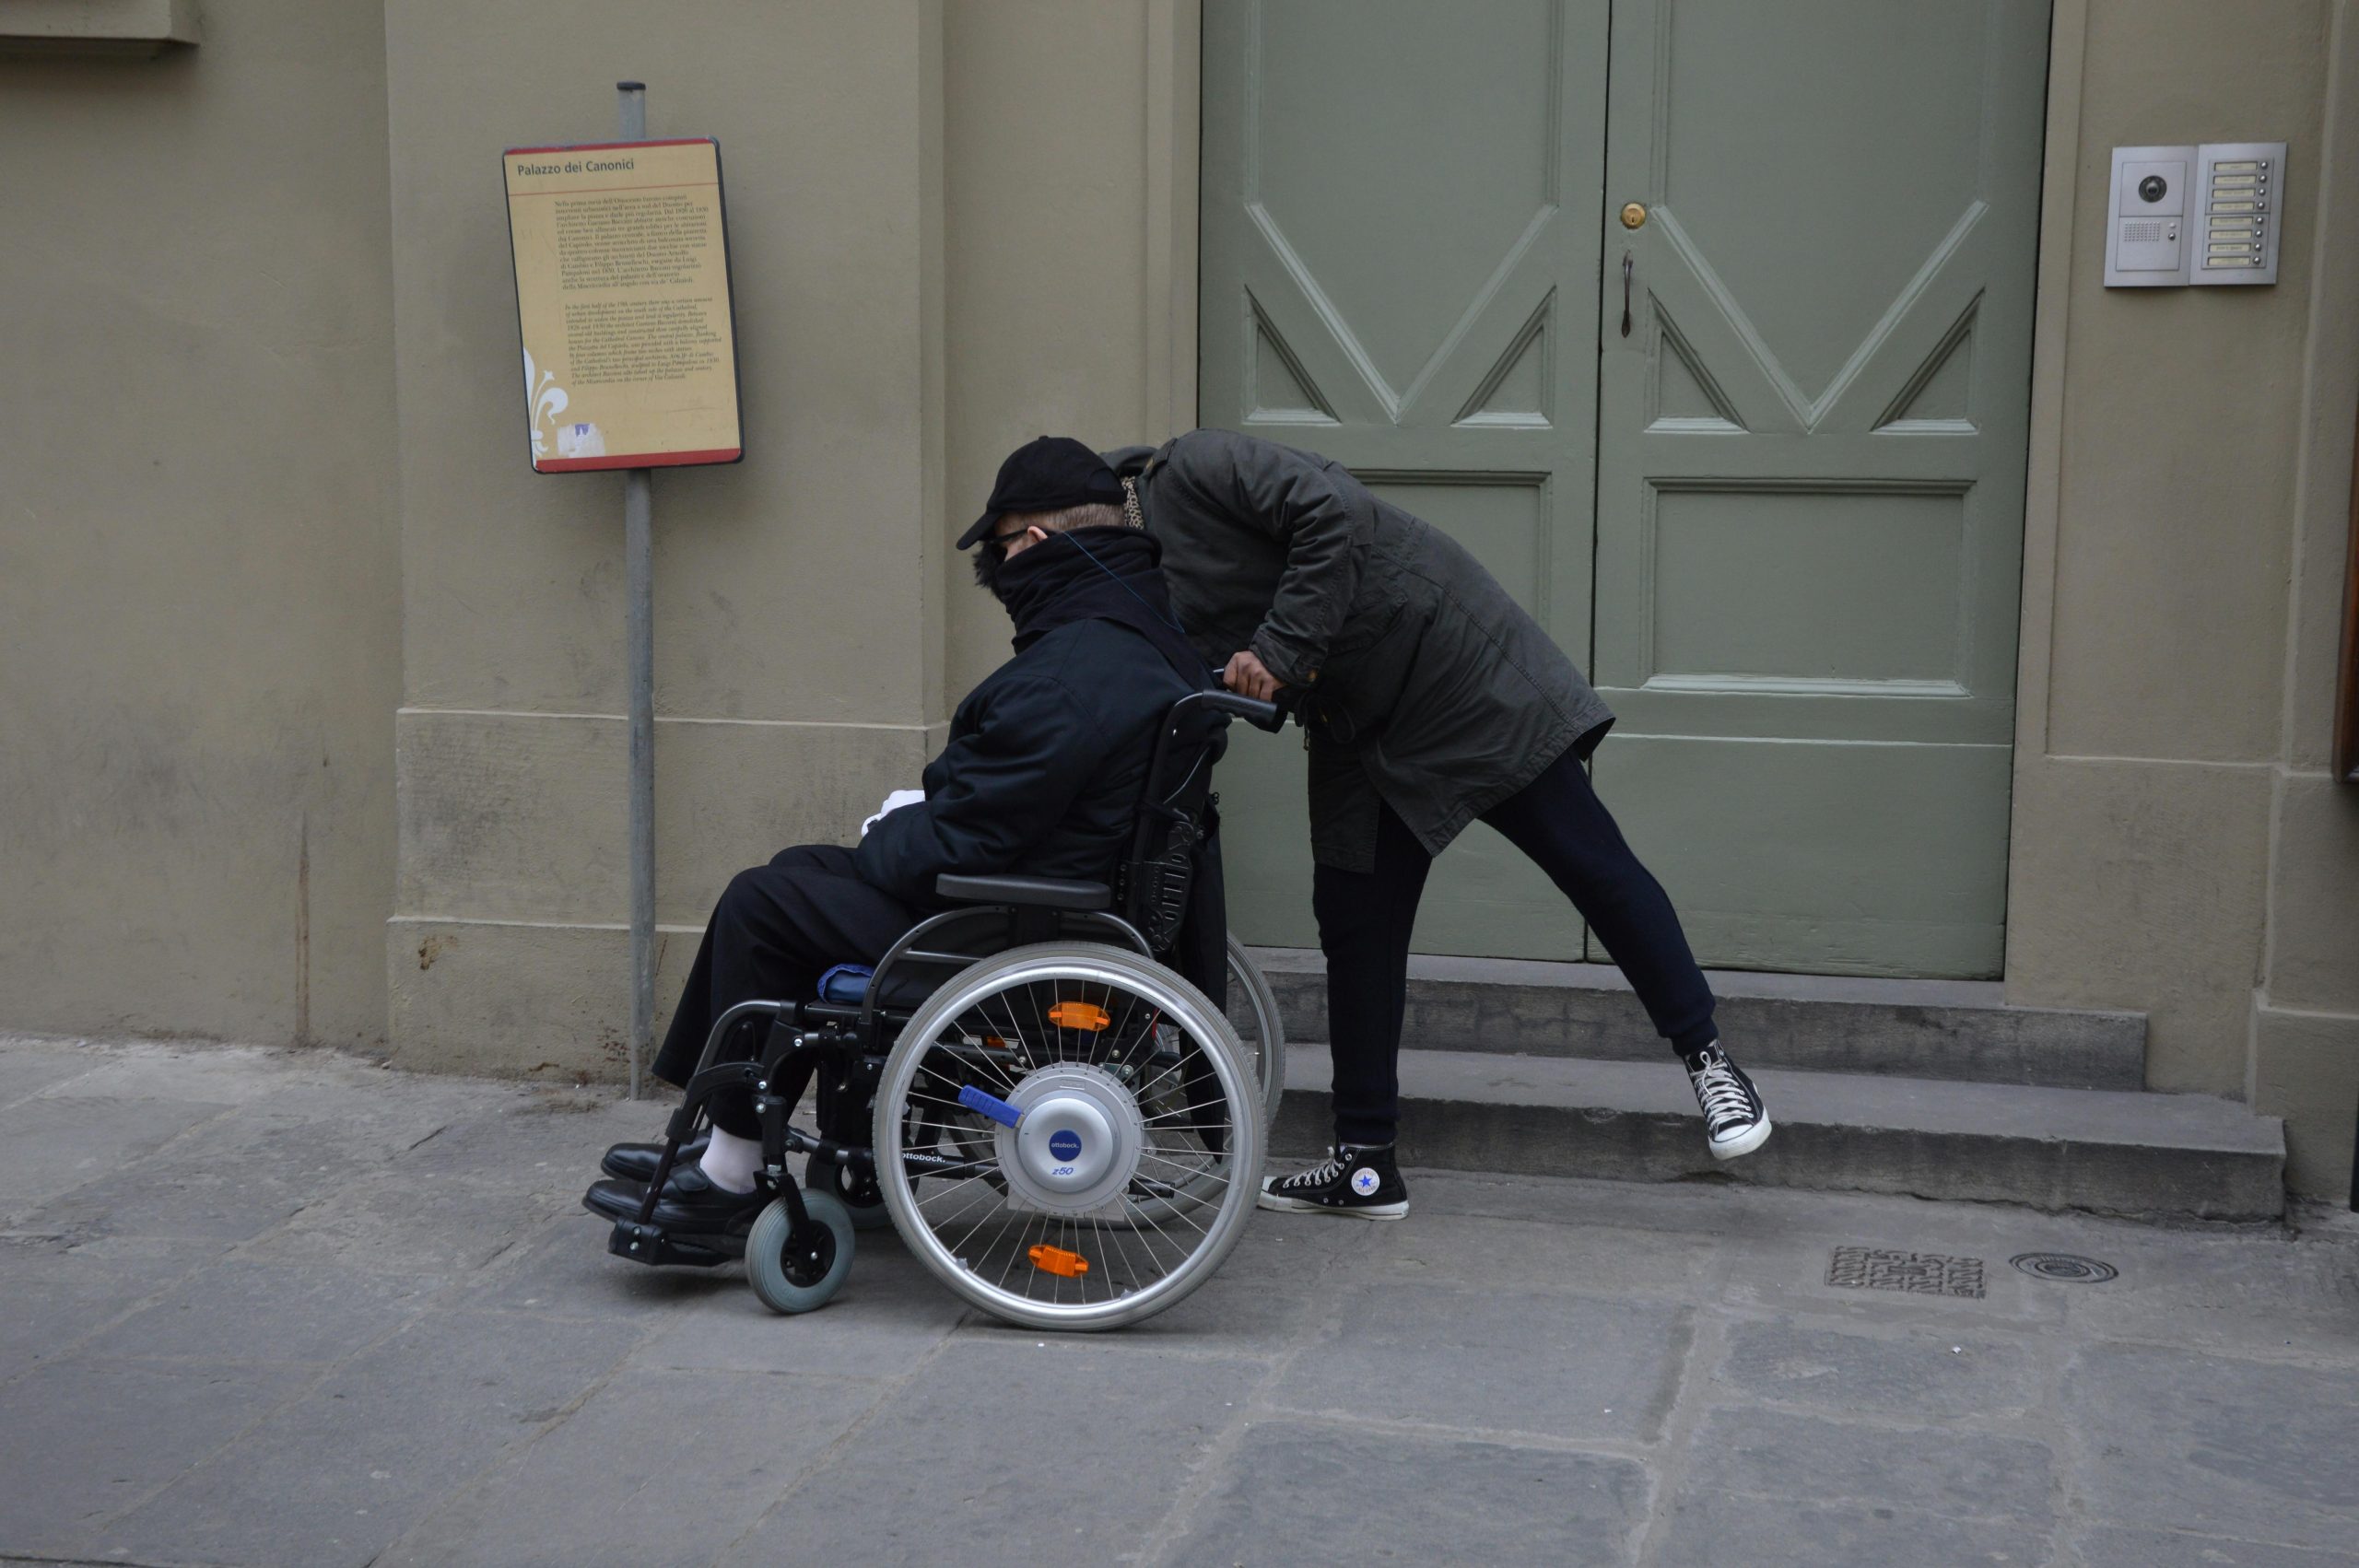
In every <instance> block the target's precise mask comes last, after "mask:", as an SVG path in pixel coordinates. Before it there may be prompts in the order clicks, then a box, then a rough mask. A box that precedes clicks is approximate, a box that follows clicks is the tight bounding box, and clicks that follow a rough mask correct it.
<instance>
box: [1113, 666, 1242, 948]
mask: <svg viewBox="0 0 2359 1568" xmlns="http://www.w3.org/2000/svg"><path fill="white" fill-rule="evenodd" d="M1231 716H1236V717H1239V718H1244V719H1247V720H1250V721H1251V722H1253V723H1256V724H1259V725H1261V726H1262V727H1263V728H1265V729H1275V728H1277V726H1278V725H1279V724H1281V723H1283V722H1284V720H1283V719H1282V717H1281V716H1280V715H1279V713H1278V710H1277V709H1276V708H1273V706H1272V705H1270V704H1269V703H1266V702H1256V701H1254V700H1253V699H1252V698H1250V697H1243V696H1237V695H1235V694H1234V693H1231V692H1225V691H1203V692H1191V693H1190V694H1189V695H1188V696H1183V697H1181V698H1180V700H1179V701H1178V702H1176V703H1173V704H1172V705H1171V708H1170V709H1169V710H1168V712H1167V713H1165V715H1164V718H1163V724H1162V726H1161V728H1160V729H1159V730H1157V731H1156V741H1155V755H1154V757H1153V758H1152V760H1150V761H1149V763H1148V765H1147V770H1146V785H1145V788H1144V790H1141V792H1140V798H1139V809H1138V816H1137V820H1136V823H1135V825H1133V829H1132V834H1131V852H1130V857H1129V859H1128V860H1125V861H1124V862H1123V863H1122V866H1121V871H1120V872H1119V873H1118V875H1117V878H1116V887H1115V895H1116V899H1117V905H1118V907H1120V908H1121V913H1122V918H1123V919H1127V920H1128V921H1130V922H1131V924H1132V925H1133V926H1135V927H1137V928H1138V930H1139V932H1140V934H1141V935H1143V936H1144V937H1145V938H1146V941H1147V945H1148V946H1149V947H1150V948H1151V949H1153V950H1154V951H1155V952H1156V953H1157V954H1162V953H1167V952H1168V951H1169V950H1170V948H1171V944H1172V942H1174V941H1175V940H1176V939H1177V938H1178V936H1179V934H1180V925H1181V923H1182V922H1183V921H1185V920H1186V919H1187V916H1188V895H1189V892H1190V890H1191V887H1192V886H1193V885H1194V881H1195V867H1196V855H1197V853H1198V851H1199V849H1200V848H1202V846H1203V842H1204V840H1205V839H1206V838H1207V837H1210V836H1211V834H1212V831H1213V829H1214V827H1215V809H1214V807H1215V798H1214V795H1213V765H1214V764H1215V763H1216V762H1218V761H1219V760H1220V757H1221V754H1222V753H1223V752H1224V751H1226V749H1227V746H1228V733H1227V731H1228V720H1229V719H1230V717H1231Z"/></svg>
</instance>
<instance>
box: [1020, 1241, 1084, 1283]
mask: <svg viewBox="0 0 2359 1568" xmlns="http://www.w3.org/2000/svg"><path fill="white" fill-rule="evenodd" d="M1031 1256H1032V1267H1034V1268H1035V1269H1038V1270H1040V1271H1041V1272H1042V1273H1044V1274H1062V1275H1063V1276H1064V1277H1065V1278H1066V1279H1068V1280H1073V1279H1078V1278H1079V1277H1081V1276H1082V1275H1084V1274H1086V1273H1088V1272H1089V1259H1088V1258H1084V1257H1083V1256H1082V1255H1081V1254H1080V1253H1078V1252H1067V1251H1066V1250H1065V1249H1064V1248H1063V1247H1062V1246H1036V1247H1034V1248H1033V1249H1032V1255H1031Z"/></svg>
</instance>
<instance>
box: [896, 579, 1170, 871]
mask: <svg viewBox="0 0 2359 1568" xmlns="http://www.w3.org/2000/svg"><path fill="white" fill-rule="evenodd" d="M1189 689H1190V688H1189V686H1188V685H1187V684H1186V683H1185V682H1183V681H1182V680H1181V679H1180V676H1179V674H1178V673H1177V672H1175V671H1174V670H1173V669H1172V668H1171V666H1170V664H1169V663H1168V662H1167V661H1165V659H1164V657H1163V655H1162V654H1160V653H1158V652H1157V651H1156V649H1155V647H1154V645H1153V644H1152V643H1150V642H1148V641H1147V639H1146V638H1144V637H1143V636H1141V635H1140V634H1139V633H1138V632H1136V631H1134V630H1133V629H1132V628H1131V627H1129V626H1121V625H1119V624H1117V623H1116V622H1113V621H1108V620H1085V621H1075V622H1074V623H1072V624H1071V625H1068V626H1059V627H1058V628H1056V629H1055V630H1054V631H1051V632H1049V633H1048V634H1046V635H1045V636H1043V637H1041V638H1039V640H1038V641H1036V642H1034V643H1032V644H1031V645H1030V646H1029V647H1028V648H1027V649H1025V650H1024V651H1023V652H1021V653H1018V654H1017V655H1016V656H1015V658H1013V659H1011V660H1009V661H1007V662H1006V663H1004V664H1003V665H1001V666H1000V667H999V668H998V669H997V670H995V671H993V672H992V673H991V675H990V676H988V677H987V678H986V679H985V680H984V681H983V683H982V684H981V685H979V686H977V687H976V688H975V689H974V690H973V691H971V692H969V693H968V694H967V700H966V701H964V702H962V703H960V704H959V705H958V710H957V713H956V714H954V715H953V716H952V717H951V720H950V743H949V744H948V745H946V746H945V747H944V748H943V751H942V755H939V756H937V757H935V758H934V759H933V761H932V762H930V763H928V764H927V765H926V769H925V778H924V784H925V796H926V798H925V802H924V803H923V804H921V805H912V806H905V807H903V808H902V809H901V810H899V811H897V812H895V813H892V814H891V815H889V816H887V817H886V818H885V819H884V820H883V821H882V822H879V823H878V824H877V825H875V826H874V827H872V828H870V829H869V830H868V837H865V838H863V839H862V840H861V843H860V848H859V851H858V854H859V859H858V860H857V862H856V866H857V869H858V871H859V873H860V876H861V879H862V880H863V882H868V883H874V884H875V885H876V886H878V887H881V888H883V889H885V890H886V892H888V893H891V894H893V895H895V896H897V897H899V898H901V899H904V900H906V901H907V902H909V903H910V904H914V905H918V906H920V907H927V908H934V907H940V906H941V900H940V899H939V898H937V897H936V896H935V895H934V891H933V883H934V878H935V877H937V876H940V875H942V874H944V873H945V872H948V873H952V874H957V875H968V876H984V875H992V874H997V873H1003V872H1020V873H1022V874H1023V875H1026V876H1046V877H1065V878H1071V879H1074V880H1077V881H1085V882H1110V881H1111V880H1112V878H1113V875H1114V872H1115V869H1116V867H1117V866H1118V865H1119V864H1120V863H1121V860H1123V858H1124V857H1125V856H1126V855H1127V854H1128V852H1129V849H1130V838H1131V829H1132V825H1133V822H1134V821H1135V819H1136V812H1137V808H1138V802H1139V794H1140V791H1141V790H1144V788H1145V786H1146V770H1147V766H1148V763H1149V761H1150V759H1151V757H1152V755H1153V753H1154V748H1155V738H1156V726H1157V724H1159V723H1160V722H1161V720H1162V718H1163V715H1164V713H1165V712H1166V710H1168V708H1170V707H1171V705H1172V704H1173V703H1175V702H1177V701H1179V700H1180V698H1181V697H1183V696H1187V695H1188V692H1189Z"/></svg>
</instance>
